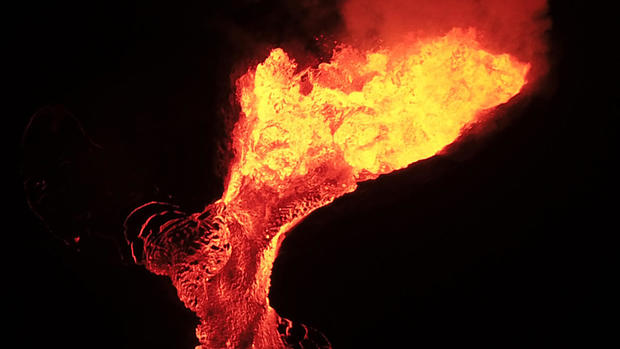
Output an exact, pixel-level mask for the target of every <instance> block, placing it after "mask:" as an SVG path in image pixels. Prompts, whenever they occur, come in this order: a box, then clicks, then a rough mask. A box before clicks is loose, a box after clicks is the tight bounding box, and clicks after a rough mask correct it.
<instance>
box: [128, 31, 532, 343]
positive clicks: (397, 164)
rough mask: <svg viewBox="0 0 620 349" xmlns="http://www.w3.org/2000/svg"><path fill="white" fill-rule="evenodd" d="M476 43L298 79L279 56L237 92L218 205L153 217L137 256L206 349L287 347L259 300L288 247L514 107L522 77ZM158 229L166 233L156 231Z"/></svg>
mask: <svg viewBox="0 0 620 349" xmlns="http://www.w3.org/2000/svg"><path fill="white" fill-rule="evenodd" d="M475 36H476V34H475V32H474V31H473V30H460V29H454V30H452V31H450V32H449V33H448V34H447V35H445V36H443V37H440V38H432V39H426V40H420V41H416V42H414V43H411V42H407V41H405V43H403V44H401V45H400V46H398V47H391V48H389V49H381V50H376V51H372V52H360V51H358V50H356V49H354V48H352V47H347V46H343V47H341V48H340V49H339V50H337V52H335V53H334V55H333V58H332V60H331V62H329V63H323V64H320V65H319V66H318V67H316V68H312V67H311V68H306V69H303V70H301V71H298V67H297V65H296V63H295V62H294V60H292V59H291V58H290V57H289V56H288V55H287V54H286V52H284V50H282V49H279V48H277V49H274V50H272V51H271V53H270V55H269V57H267V59H266V60H265V61H264V62H263V63H261V64H259V65H258V66H257V67H256V68H255V69H251V70H250V71H248V72H247V73H246V74H245V75H243V76H242V77H241V78H240V79H239V80H238V81H237V96H238V101H239V103H240V105H241V109H242V114H241V116H240V119H239V121H238V122H237V124H236V127H235V130H234V134H233V141H234V149H235V152H236V160H235V162H234V163H233V164H232V166H231V169H230V173H229V178H228V182H227V185H226V190H225V193H224V195H223V197H222V199H221V200H218V201H216V202H215V203H212V204H210V205H209V206H207V208H206V209H205V211H204V212H202V213H201V214H194V215H189V216H185V215H183V214H181V213H179V212H175V211H173V210H167V211H165V212H160V213H158V214H154V215H153V216H152V217H151V218H150V219H149V220H148V221H147V223H145V224H144V225H143V226H142V230H141V232H140V234H139V236H138V238H140V239H139V240H140V241H141V244H137V243H135V242H133V243H132V248H133V249H134V255H135V256H137V257H136V259H137V260H139V261H142V262H144V263H145V264H146V266H147V268H149V270H151V271H153V272H156V273H158V274H164V275H168V276H170V278H171V279H172V281H173V283H174V285H175V286H176V287H177V290H178V293H179V296H180V298H181V299H182V300H183V301H184V302H185V304H186V305H187V306H188V307H189V308H190V309H192V310H193V311H195V312H196V313H197V315H198V316H199V318H200V319H201V324H200V325H199V327H198V329H197V335H198V338H199V340H200V343H201V345H202V348H204V349H206V348H284V347H288V346H291V345H293V344H294V343H293V342H294V340H292V339H291V338H290V331H288V330H287V328H290V327H291V326H293V325H291V324H290V323H289V322H286V320H283V319H281V318H280V317H279V316H278V315H277V314H276V313H275V311H274V310H273V309H272V308H271V307H270V306H269V299H268V297H267V295H268V290H269V279H270V275H271V268H272V265H273V262H274V260H275V258H276V256H277V251H278V247H279V245H280V243H281V241H282V239H283V237H284V234H282V233H285V232H286V231H288V230H289V229H290V228H291V226H292V225H294V224H296V223H297V222H299V221H300V220H301V219H303V218H304V217H305V216H307V215H308V214H309V213H310V212H312V211H313V210H315V209H317V208H319V207H321V206H324V205H326V204H328V203H330V202H331V201H333V200H334V199H335V198H337V197H339V196H342V195H344V194H346V193H348V192H351V191H353V190H355V188H356V186H357V182H359V181H362V180H368V179H373V178H376V177H377V176H379V175H381V174H386V173H389V172H391V171H394V170H397V169H401V168H404V167H406V166H407V165H409V164H411V163H413V162H415V161H418V160H421V159H425V158H428V157H430V156H433V155H434V154H436V153H437V152H439V151H441V150H442V149H443V148H444V147H445V146H447V145H449V144H450V143H452V142H454V140H456V139H457V138H458V136H459V134H460V133H461V131H462V130H463V128H464V127H465V126H466V125H468V124H469V123H471V122H472V121H475V120H476V116H477V115H478V114H479V113H480V112H481V111H483V110H486V109H489V108H493V107H495V106H497V105H498V104H501V103H504V102H506V101H508V100H509V99H510V98H511V97H512V96H514V95H515V94H517V93H519V91H520V90H521V88H522V87H523V85H524V84H525V83H526V80H525V77H526V74H527V72H528V70H529V64H524V63H521V62H518V61H516V60H515V59H514V58H512V57H511V56H509V55H508V54H500V55H495V54H491V53H489V52H486V51H485V50H484V49H483V48H482V47H481V46H480V45H479V44H478V42H477V41H476V38H475ZM162 217H168V218H166V219H163V218H162ZM156 219H163V220H164V221H166V223H165V224H159V225H157V226H155V227H152V224H151V223H152V222H153V221H154V220H156ZM136 241H138V240H136ZM139 256H144V257H142V258H141V257H139ZM313 333H314V332H312V331H311V330H308V332H307V335H306V337H304V338H301V339H299V341H304V340H305V341H306V342H305V346H303V347H304V348H307V347H316V348H328V347H329V343H328V342H327V341H326V340H325V339H324V338H323V337H321V336H318V335H316V334H313ZM313 336H314V337H313Z"/></svg>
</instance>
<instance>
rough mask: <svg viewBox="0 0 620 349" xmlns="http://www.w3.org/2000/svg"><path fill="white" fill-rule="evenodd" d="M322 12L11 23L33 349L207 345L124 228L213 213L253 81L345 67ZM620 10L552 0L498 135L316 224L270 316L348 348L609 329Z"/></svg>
mask: <svg viewBox="0 0 620 349" xmlns="http://www.w3.org/2000/svg"><path fill="white" fill-rule="evenodd" d="M312 3H316V4H317V5H314V6H311V5H308V4H312ZM319 3H320V1H315V2H313V1H304V2H302V1H299V2H294V1H289V2H287V1H283V0H280V1H260V0H253V1H251V0H244V1H224V2H219V3H211V2H209V1H193V2H191V3H190V4H186V5H184V6H180V5H178V6H177V5H175V6H174V7H170V5H167V4H155V3H153V2H150V1H139V2H132V1H105V2H103V1H95V2H78V1H54V2H47V3H45V4H37V3H30V4H23V5H22V6H21V8H20V9H15V10H14V11H12V12H11V11H7V13H6V14H7V15H8V17H10V20H9V22H8V23H9V27H10V30H9V31H7V33H8V34H9V47H8V49H6V51H5V54H6V55H7V56H8V57H9V60H10V63H9V64H5V65H4V66H5V68H6V69H7V70H8V76H9V82H10V84H9V86H10V90H11V92H10V93H9V94H8V96H7V97H8V98H7V102H8V105H9V113H7V114H5V115H4V120H8V121H9V122H8V124H7V126H5V129H8V130H9V136H8V137H5V140H8V143H9V148H10V149H11V151H12V152H13V154H14V155H13V157H11V158H10V160H7V165H5V171H8V172H10V175H11V176H10V178H11V180H10V189H11V190H10V191H9V193H10V194H11V196H10V199H5V203H8V204H9V206H10V207H11V208H10V209H9V210H7V211H6V212H7V213H8V216H7V217H6V218H5V223H6V224H5V227H6V229H5V233H4V235H5V236H6V238H5V239H4V240H3V241H4V250H5V251H6V252H5V253H4V256H3V257H4V258H5V259H6V261H5V263H4V265H5V270H6V273H5V279H4V281H3V286H4V288H5V289H7V290H8V291H9V295H8V296H6V297H7V298H5V303H8V312H7V310H5V312H4V314H6V315H7V317H8V318H9V319H10V320H9V321H10V322H11V323H12V324H13V325H14V326H15V330H11V333H13V335H15V336H16V339H17V340H18V341H19V342H18V344H17V345H16V347H26V348H31V347H32V348H48V347H49V348H133V349H137V348H145V349H146V348H148V349H154V348H175V349H177V348H178V349H185V348H187V349H190V348H192V349H193V347H194V346H195V345H196V344H197V342H196V339H195V336H194V328H195V324H196V323H197V320H196V319H195V318H194V315H193V313H191V312H190V311H189V310H187V309H185V308H184V306H183V305H182V303H181V301H180V300H179V299H178V298H177V296H176V290H175V289H174V288H173V286H172V285H171V283H170V282H169V280H167V279H166V278H163V277H158V276H155V275H153V274H151V273H149V272H147V271H146V270H145V269H144V268H142V267H141V266H137V265H134V264H133V263H132V261H131V259H130V257H129V255H128V251H127V247H126V246H125V245H124V244H123V236H122V222H123V219H124V218H125V216H126V215H127V214H128V213H129V212H130V211H131V210H132V209H133V208H135V207H136V206H138V205H140V204H142V203H144V202H146V201H151V200H162V201H168V202H172V203H175V204H178V205H180V206H182V207H183V208H184V209H185V210H186V211H188V212H196V211H199V210H201V209H202V208H203V207H204V205H205V204H208V203H209V202H211V201H212V200H215V199H217V198H219V197H220V195H221V192H222V190H223V176H224V175H225V170H226V168H225V166H223V165H222V164H225V163H226V159H227V156H229V155H226V154H228V153H227V152H226V150H227V149H229V148H228V143H227V140H228V137H227V134H228V132H229V131H230V128H231V125H232V122H233V121H234V117H235V115H237V114H238V106H235V105H234V103H232V99H231V94H232V92H233V87H234V85H233V83H234V78H235V77H237V76H239V74H241V73H242V72H243V70H244V69H247V67H248V66H249V65H250V64H255V63H258V62H259V61H260V60H262V59H264V57H266V55H267V53H268V52H269V49H270V48H273V47H276V46H281V47H284V48H285V49H286V50H287V51H289V52H291V53H292V55H293V56H294V57H296V58H297V60H298V61H300V64H302V65H303V64H313V63H315V62H317V61H320V60H323V59H325V58H326V57H327V55H328V54H329V51H330V49H331V47H329V45H327V46H326V45H325V42H329V41H330V38H331V37H332V36H333V35H334V33H337V32H339V31H340V30H342V26H343V24H342V19H341V17H340V14H339V12H338V8H337V6H334V5H331V6H319V5H318V4H319ZM327 3H329V2H327ZM608 13H612V11H610V10H609V9H603V8H598V7H593V6H592V5H587V6H586V5H584V4H579V3H578V2H575V1H552V2H551V3H550V15H551V19H552V23H553V24H552V28H551V29H550V31H549V33H548V35H549V42H550V46H549V47H550V52H549V63H550V71H549V75H548V77H547V78H546V79H544V80H542V81H541V82H540V86H538V89H539V91H538V92H537V93H532V94H530V95H527V96H521V97H518V98H515V99H513V100H512V101H511V102H510V103H508V104H506V105H504V106H502V107H500V111H499V115H501V117H500V119H499V120H498V121H497V122H496V123H494V131H493V132H490V133H488V134H484V135H472V136H469V137H465V138H464V139H462V140H461V141H460V143H459V145H458V146H455V147H454V151H452V152H449V153H448V154H447V155H442V156H436V157H433V158H430V159H427V160H423V161H420V162H418V163H415V164H413V165H411V166H409V167H408V168H406V169H403V170H400V171H397V172H394V173H392V174H390V175H386V176H382V177H380V178H379V179H377V180H375V181H372V182H366V183H361V184H360V187H359V188H358V190H357V191H356V192H354V193H353V194H350V195H346V196H345V197H342V198H340V199H338V200H337V201H336V202H334V203H333V204H331V205H329V206H327V207H324V208H321V209H319V210H317V211H316V212H314V213H313V214H311V215H310V216H309V217H308V218H307V219H306V220H305V221H303V222H302V223H301V224H300V225H299V226H297V227H296V228H295V229H294V230H293V231H292V232H291V233H290V234H289V237H288V238H287V239H286V241H285V243H284V245H283V246H282V249H281V251H280V255H279V257H278V259H277V260H276V263H275V266H274V271H273V277H272V288H271V293H270V299H271V304H272V306H273V307H274V308H275V309H276V310H277V311H278V312H279V313H280V314H281V315H282V316H284V317H288V318H291V319H294V320H297V321H300V322H303V323H306V324H309V325H311V326H313V327H315V328H317V329H319V330H321V331H322V332H323V333H324V334H325V335H326V336H327V337H328V338H329V339H330V341H331V342H332V344H333V345H334V348H336V349H341V348H409V347H422V348H424V347H444V346H447V345H451V346H453V345H459V346H463V345H476V346H491V347H498V348H503V347H513V346H518V347H523V346H528V347H530V346H533V345H545V346H547V347H550V346H551V347H553V346H556V345H558V344H575V343H581V344H583V345H586V346H589V347H596V346H597V345H596V344H600V343H604V342H605V340H606V338H608V337H611V333H612V330H617V329H615V328H613V327H612V326H613V325H612V322H611V320H609V319H608V317H609V316H611V315H614V316H615V314H612V311H611V301H610V298H609V296H610V294H611V290H610V288H611V284H612V280H613V279H614V278H616V276H617V270H616V271H614V272H612V271H611V270H610V269H612V267H611V263H612V260H613V259H614V258H612V256H615V255H617V254H616V253H617V252H616V251H617V248H616V246H617V245H613V244H612V243H611V241H610V235H611V234H613V232H614V231H616V230H617V228H615V226H616V225H617V223H616V222H615V221H614V222H612V219H613V218H614V217H615V216H614V215H615V214H616V210H617V207H615V206H617V200H616V198H617V197H616V196H615V195H614V194H613V188H615V185H614V184H613V180H615V178H614V175H613V173H612V170H611V167H612V164H613V162H614V160H615V159H616V157H615V153H613V152H612V150H611V149H612V142H611V140H612V138H613V137H615V135H616V132H617V131H616V128H615V127H616V124H617V121H616V120H614V119H613V117H615V118H617V117H618V114H619V111H620V110H619V108H618V102H617V97H616V96H615V95H612V94H613V93H614V89H615V90H616V91H617V86H614V82H613V81H612V80H611V79H612V78H611V76H612V70H610V69H608V68H607V67H610V66H612V65H613V64H617V62H614V57H613V56H612V54H611V53H610V52H609V51H611V50H613V48H611V47H610V46H609V45H610V44H612V43H613V42H614V40H612V39H608V38H607V34H608V33H609V32H610V31H609V30H610V29H609V28H610V27H611V25H612V23H613V21H612V20H611V19H607V18H605V16H606V15H607V14H608ZM316 37H322V38H323V39H322V40H318V41H317V40H315V38H316ZM605 47H607V48H606V49H605ZM302 52H305V55H303V56H302V55H301V53H302ZM616 85H617V83H616ZM612 98H614V99H612ZM33 115H34V117H33ZM29 122H30V124H29ZM28 125H30V126H29V127H28V132H27V133H26V135H25V136H24V130H26V128H27V126H28ZM24 181H25V183H24ZM27 198H30V199H31V203H34V204H33V205H34V206H35V211H36V213H35V212H33V211H32V210H30V209H29V207H28V202H27ZM13 211H15V212H13ZM38 215H40V216H41V217H42V218H43V220H41V219H40V218H39V217H38ZM78 236H79V237H80V238H79V242H75V241H76V240H75V238H76V237H78ZM66 241H68V242H66ZM12 327H13V326H12Z"/></svg>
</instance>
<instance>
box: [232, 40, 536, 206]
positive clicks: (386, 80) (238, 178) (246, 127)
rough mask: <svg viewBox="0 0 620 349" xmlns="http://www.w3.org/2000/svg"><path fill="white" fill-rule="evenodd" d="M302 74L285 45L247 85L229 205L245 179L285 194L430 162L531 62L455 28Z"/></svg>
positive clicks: (518, 83) (340, 56) (514, 86)
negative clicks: (332, 172) (296, 184)
mask: <svg viewBox="0 0 620 349" xmlns="http://www.w3.org/2000/svg"><path fill="white" fill-rule="evenodd" d="M296 69H297V65H296V63H295V62H294V61H293V60H292V59H290V58H289V57H288V55H287V54H286V52H284V51H283V50H282V49H279V48H278V49H274V50H272V51H271V54H270V55H269V57H268V58H267V59H266V60H265V62H263V63H261V64H259V65H258V66H257V67H256V69H255V70H253V71H250V72H248V73H247V74H245V75H244V76H243V77H241V78H240V79H239V81H238V97H239V102H240V104H241V108H242V111H243V115H242V117H241V120H240V121H239V122H238V124H237V127H236V132H235V134H234V137H235V142H236V143H235V144H236V150H237V153H238V157H239V159H238V162H237V163H236V164H235V166H234V167H233V168H232V171H231V178H230V182H229V185H228V189H227V191H226V194H225V196H224V201H225V202H230V201H231V200H233V199H234V197H235V196H236V194H237V191H238V188H239V187H240V186H241V182H242V181H244V180H250V181H253V182H255V183H256V184H258V185H260V186H266V187H270V188H273V189H276V190H277V188H279V187H281V186H282V185H286V183H287V182H288V181H290V180H292V179H295V178H299V177H303V176H305V175H307V174H308V173H309V172H312V170H313V169H315V168H317V167H319V166H326V165H327V166H330V167H334V168H350V169H351V171H352V175H353V176H354V177H355V179H356V180H357V181H359V180H365V179H370V178H375V177H376V176H378V175H380V174H385V173H389V172H391V171H393V170H396V169H400V168H403V167H406V166H407V165H409V164H411V163H413V162H415V161H417V160H420V159H424V158H428V157H430V156H432V155H434V154H436V153H437V152H438V151H440V150H441V149H442V148H444V147H445V146H446V145H448V144H450V143H452V142H453V141H454V140H455V139H456V138H457V137H458V136H459V134H460V132H461V130H462V129H463V127H464V126H465V125H467V124H468V123H470V122H472V121H473V120H474V119H475V117H476V115H477V113H478V112H479V111H481V110H484V109H488V108H491V107H494V106H496V105H498V104H500V103H504V102H506V101H507V100H508V99H509V98H511V97H512V96H514V95H515V94H517V93H518V92H519V91H520V89H521V87H522V86H523V85H524V84H525V75H526V73H527V71H528V69H529V64H523V63H520V62H517V61H516V60H514V59H513V58H512V57H510V56H509V55H507V54H502V55H492V54H490V53H488V52H486V51H484V50H483V49H482V48H480V45H479V44H478V43H477V41H476V39H475V32H474V31H473V30H469V31H463V30H459V29H454V30H452V31H451V32H450V33H448V34H447V35H446V36H444V37H442V38H439V39H433V40H425V41H421V42H417V43H415V44H412V45H402V46H401V47H397V48H394V49H391V50H378V51H375V52H367V53H362V52H359V51H357V50H355V49H353V48H351V47H343V48H342V49H341V50H340V51H338V52H336V53H335V54H334V57H333V59H332V61H331V62H330V63H323V64H320V65H319V67H318V68H317V69H312V68H307V69H304V70H302V71H301V72H296ZM354 189H355V185H353V186H352V187H351V188H349V190H354Z"/></svg>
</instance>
